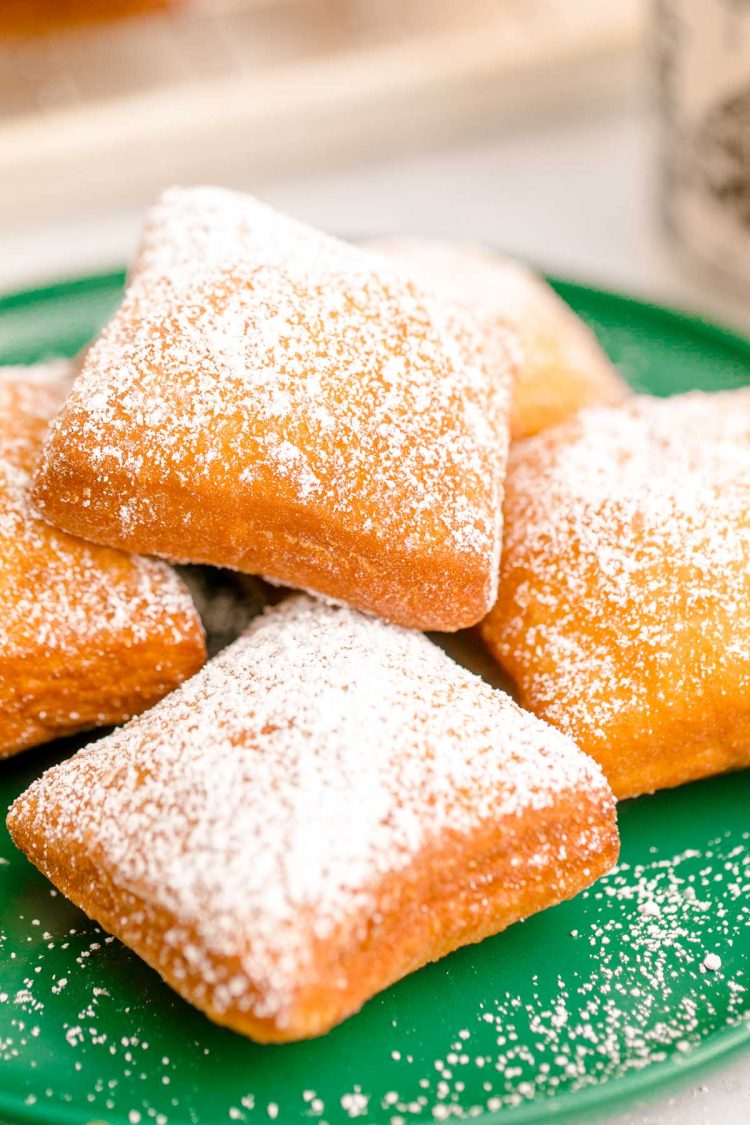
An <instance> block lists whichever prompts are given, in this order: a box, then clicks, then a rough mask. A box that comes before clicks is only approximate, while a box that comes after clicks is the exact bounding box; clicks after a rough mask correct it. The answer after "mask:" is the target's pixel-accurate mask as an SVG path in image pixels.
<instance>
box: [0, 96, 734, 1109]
mask: <svg viewBox="0 0 750 1125" xmlns="http://www.w3.org/2000/svg"><path fill="white" fill-rule="evenodd" d="M645 102H646V99H645V97H644V94H643V87H642V85H640V84H639V83H638V82H631V80H630V79H629V78H627V77H626V78H625V79H624V80H622V81H620V80H619V79H618V84H617V89H616V90H615V91H614V92H613V91H612V90H610V91H609V92H608V93H607V94H606V96H603V97H602V98H597V97H587V98H585V99H583V100H582V99H581V98H580V96H579V95H578V93H574V94H573V95H572V96H571V97H570V98H569V99H562V101H561V103H560V104H557V105H555V106H548V107H547V112H546V113H544V114H543V115H542V116H541V117H538V118H532V119H531V120H528V119H527V120H518V121H516V122H515V123H509V122H508V121H507V120H506V119H505V118H504V120H503V124H502V129H498V131H497V135H494V136H490V137H488V136H487V135H485V136H484V137H483V138H480V139H472V140H470V141H465V142H464V143H462V144H460V145H457V144H452V145H450V146H446V147H444V148H442V149H440V150H435V149H433V150H431V151H427V152H416V153H414V152H413V151H412V153H411V154H410V155H401V156H398V157H393V156H391V157H390V158H383V157H378V158H377V159H373V160H372V161H370V162H366V163H365V162H362V161H359V162H358V163H357V164H356V165H355V166H349V167H339V168H337V169H336V170H334V171H330V170H327V171H326V172H325V173H309V172H308V173H305V174H304V175H303V176H297V177H295V178H293V179H291V178H287V179H285V180H278V179H276V180H271V179H264V177H263V176H262V175H260V174H259V173H258V172H257V171H254V170H253V169H252V168H251V167H249V166H248V167H247V168H246V169H244V170H242V171H241V172H240V173H239V174H238V182H241V183H244V185H245V186H246V187H247V188H249V189H251V190H253V191H255V192H256V193H257V194H259V195H262V196H264V197H265V198H266V199H267V200H268V201H269V202H272V203H274V204H276V205H278V206H279V207H281V208H283V209H286V210H288V211H290V212H292V213H294V214H296V215H297V216H298V217H300V218H304V219H308V220H309V221H311V222H314V223H316V224H318V225H320V226H322V227H324V228H326V229H329V230H331V231H334V232H341V233H342V234H348V235H351V236H354V237H356V236H367V235H377V234H393V233H398V232H401V233H415V234H425V235H434V236H446V237H456V238H470V239H475V240H476V239H480V240H484V241H486V242H488V243H492V244H494V245H496V246H498V247H502V248H504V249H506V250H508V251H511V252H513V253H515V254H517V255H519V256H521V257H524V258H527V259H529V260H530V261H533V262H535V263H538V264H539V265H541V266H543V267H544V268H546V269H547V270H549V271H551V272H555V273H558V274H562V275H567V276H570V277H573V278H576V279H580V280H586V281H590V282H593V283H599V284H603V285H610V286H613V287H616V288H621V289H627V290H629V291H631V292H633V293H635V294H637V295H643V296H646V297H649V296H650V297H654V298H656V299H661V300H665V301H669V302H672V303H675V304H679V305H683V306H685V307H689V308H693V309H697V310H699V311H701V312H704V313H706V314H710V315H713V316H716V317H719V318H720V319H723V320H725V321H726V322H728V323H731V324H734V325H735V326H738V327H744V328H745V329H747V330H750V299H748V298H747V297H746V298H745V300H744V301H743V300H741V299H739V298H738V297H736V296H735V297H732V296H731V295H729V294H727V293H724V292H722V291H721V290H720V289H719V288H718V287H717V286H716V284H714V283H713V282H712V281H711V280H706V279H701V278H700V277H698V276H697V275H696V274H694V273H693V272H692V271H690V270H689V269H687V268H686V267H685V266H684V265H682V264H681V263H680V262H678V261H677V260H676V258H675V257H674V256H673V254H672V253H671V251H670V249H669V247H668V246H666V245H665V244H664V242H663V240H662V238H661V236H660V232H659V224H658V220H657V214H656V204H655V198H654V197H655V191H654V181H655V177H654V165H655V160H654V149H655V145H654V140H653V136H652V125H651V115H650V113H649V112H648V107H647V105H646V104H645ZM206 178H208V177H206ZM140 213H141V208H140V206H134V207H133V208H132V209H130V210H126V211H120V212H118V213H116V214H111V213H108V212H107V211H106V207H105V205H104V204H103V205H102V206H101V207H98V208H92V207H91V206H90V204H88V203H87V204H86V205H85V206H83V205H80V204H79V205H78V206H77V205H76V204H75V202H74V201H73V202H72V203H68V204H66V201H64V200H62V201H60V203H59V207H58V208H57V213H55V212H54V211H46V212H45V213H42V214H38V213H33V214H29V215H27V216H23V217H22V218H16V219H14V220H13V221H11V222H5V223H3V221H2V217H0V246H1V247H2V253H1V254H0V291H5V290H10V289H13V288H18V287H21V286H24V285H31V284H34V283H38V282H43V281H46V280H52V279H55V278H59V277H63V276H71V275H74V274H76V273H83V272H87V271H91V270H96V269H104V268H107V267H110V266H115V265H119V264H121V263H122V262H123V261H125V260H126V258H127V256H128V254H129V252H130V249H131V247H132V245H133V241H134V238H135V234H136V231H137V228H138V223H139V217H140ZM748 1121H750V1056H746V1057H744V1058H742V1057H740V1058H739V1060H737V1061H735V1062H734V1063H732V1064H730V1065H729V1066H724V1067H723V1068H720V1069H717V1070H714V1071H711V1072H709V1073H708V1074H706V1075H705V1077H704V1078H703V1080H702V1082H701V1083H700V1084H699V1085H695V1086H692V1087H689V1088H686V1089H683V1090H682V1091H680V1092H678V1093H677V1094H675V1095H674V1096H673V1097H670V1098H667V1099H661V1100H659V1101H656V1102H652V1103H650V1104H647V1105H646V1106H645V1107H644V1108H642V1109H639V1110H636V1111H634V1112H631V1113H629V1114H626V1115H625V1116H624V1117H618V1118H616V1119H610V1123H609V1125H615V1122H616V1123H617V1125H716V1123H717V1122H721V1123H722V1125H746V1123H747V1122H748Z"/></svg>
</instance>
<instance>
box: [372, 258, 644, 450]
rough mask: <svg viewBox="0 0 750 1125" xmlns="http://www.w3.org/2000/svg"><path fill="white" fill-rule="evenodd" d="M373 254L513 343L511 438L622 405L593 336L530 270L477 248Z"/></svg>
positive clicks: (621, 388) (616, 379)
mask: <svg viewBox="0 0 750 1125" xmlns="http://www.w3.org/2000/svg"><path fill="white" fill-rule="evenodd" d="M372 248H373V249H374V250H376V251H378V253H382V254H384V255H385V256H386V257H388V258H389V259H391V260H392V261H394V262H395V263H396V264H397V265H398V264H400V265H401V266H402V268H403V269H404V270H406V271H407V272H409V273H410V274H411V275H412V276H414V278H415V279H416V280H417V281H418V282H419V283H420V284H424V285H430V286H431V287H433V288H434V289H435V290H436V291H439V292H442V293H444V294H446V295H447V296H449V297H453V298H454V299H457V300H460V301H462V302H464V303H466V304H468V305H471V306H473V307H475V308H485V309H486V310H492V311H494V312H495V315H496V316H497V317H498V319H499V320H500V321H501V322H505V323H507V324H510V325H512V326H513V328H514V329H515V330H516V332H517V333H518V335H519V339H520V343H521V350H522V358H521V360H520V362H519V365H518V370H517V372H516V379H515V385H514V389H513V402H512V408H511V423H510V429H511V437H512V438H514V439H517V438H522V437H527V436H529V435H530V434H535V433H538V432H539V431H540V430H544V429H547V427H549V426H554V425H556V424H557V423H558V422H561V421H562V420H563V419H564V418H566V417H567V416H568V415H569V414H572V413H574V412H575V411H576V410H580V409H582V408H583V407H585V406H592V405H594V404H596V403H602V404H609V405H616V404H617V403H620V402H623V401H624V399H625V398H626V396H627V394H628V389H627V386H626V384H625V382H624V381H623V379H622V377H621V376H620V375H619V374H618V372H617V370H616V368H615V367H614V366H613V365H612V363H611V362H610V360H609V359H608V358H607V356H606V355H605V353H604V351H603V350H602V348H601V347H600V345H599V344H598V342H597V340H596V337H595V336H594V334H593V332H592V331H591V329H590V328H588V326H587V325H585V324H584V323H583V321H582V320H581V319H580V318H579V317H577V316H576V315H575V313H574V312H573V310H572V309H571V308H569V307H568V305H566V304H565V302H564V301H563V300H561V298H560V297H558V296H557V294H556V293H555V292H554V290H553V289H552V288H551V287H550V286H549V285H547V283H546V282H545V281H544V280H543V279H542V278H541V277H539V276H538V275H537V274H535V273H534V272H533V271H532V270H530V269H528V268H527V267H526V266H524V265H522V264H521V263H520V262H515V261H513V260H512V259H510V258H506V257H504V256H503V255H501V254H497V253H494V252H492V251H490V250H487V249H485V248H484V247H480V246H473V245H471V244H465V243H460V242H455V243H451V242H435V241H432V240H430V239H420V238H401V239H383V240H380V239H379V240H377V241H376V242H373V243H372Z"/></svg>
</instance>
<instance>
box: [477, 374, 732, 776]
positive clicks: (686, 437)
mask: <svg viewBox="0 0 750 1125" xmlns="http://www.w3.org/2000/svg"><path fill="white" fill-rule="evenodd" d="M749 439H750V391H746V390H738V391H730V392H724V393H720V394H714V395H705V394H701V393H698V392H693V393H690V394H687V395H682V396H678V397H676V398H671V399H669V400H659V399H651V398H646V397H643V398H638V399H634V400H632V401H631V402H630V403H629V404H628V405H627V406H625V407H623V408H622V409H619V410H614V409H608V408H592V409H590V410H587V411H584V412H582V413H581V414H580V416H579V417H578V418H576V419H574V420H571V421H570V422H569V423H566V424H565V425H564V426H561V427H559V428H558V429H557V430H556V431H549V432H548V433H547V434H542V435H539V436H538V437H535V438H530V439H528V440H527V441H525V442H523V443H519V445H518V446H517V447H516V448H515V451H514V454H513V456H512V460H511V466H510V472H509V479H508V500H507V507H506V517H507V522H508V526H507V530H506V544H505V554H504V559H503V565H502V576H501V593H500V600H499V602H498V605H497V607H496V608H495V610H494V611H493V612H492V613H491V614H490V615H489V617H488V618H487V621H486V622H485V624H484V626H483V629H484V633H485V636H486V637H487V639H488V640H489V642H490V644H491V646H492V647H493V649H494V650H495V651H496V652H497V653H498V654H499V656H500V659H501V661H502V662H503V663H504V664H505V666H506V668H507V670H508V671H509V672H510V673H511V675H513V676H514V678H515V679H516V680H517V682H518V683H519V686H520V688H521V692H522V696H523V698H524V699H525V700H527V701H528V702H529V703H530V705H531V706H532V707H533V708H534V709H535V710H538V711H539V712H540V713H542V714H544V716H545V717H546V718H548V719H549V720H550V721H552V722H554V723H555V725H557V726H559V727H560V728H561V729H563V730H565V731H567V732H569V733H571V734H573V736H574V737H576V738H577V739H578V740H580V741H581V744H582V745H584V747H585V748H587V749H591V750H592V752H595V753H596V752H597V750H598V748H605V747H606V744H607V741H608V738H609V737H610V736H611V732H612V731H613V729H615V728H616V727H618V725H619V724H626V723H627V722H629V721H631V720H632V722H633V729H634V730H638V731H639V732H640V733H642V735H643V737H644V739H646V740H648V739H649V738H650V737H652V736H653V735H654V733H655V730H656V728H655V726H652V715H653V713H654V711H655V709H659V708H662V707H663V706H664V701H665V700H667V699H668V700H670V701H671V704H670V705H671V706H673V707H675V708H677V707H679V706H680V705H681V702H682V701H690V700H697V699H702V698H705V694H706V690H707V685H709V684H710V683H716V684H718V685H721V684H722V683H724V682H726V683H728V684H732V685H733V686H732V687H731V691H732V692H733V693H736V695H735V696H733V697H735V698H741V697H742V696H744V694H746V693H747V691H750V633H748V630H747V628H746V626H745V624H744V623H745V620H746V617H747V613H746V609H747V604H748V599H749V598H750V523H749V522H748V517H747V513H748V505H749V504H750V484H749V483H748V482H749V481H750V440H749ZM503 590H505V595H504V594H503ZM675 654H679V655H678V658H677V659H676V655H675ZM654 722H655V720H654ZM623 729H629V728H625V727H623ZM738 764H739V763H738Z"/></svg>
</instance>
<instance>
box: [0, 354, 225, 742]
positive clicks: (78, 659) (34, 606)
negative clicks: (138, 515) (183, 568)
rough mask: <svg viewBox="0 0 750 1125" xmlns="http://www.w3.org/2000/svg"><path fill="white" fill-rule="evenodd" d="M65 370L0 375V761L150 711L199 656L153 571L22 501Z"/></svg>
mask: <svg viewBox="0 0 750 1125" xmlns="http://www.w3.org/2000/svg"><path fill="white" fill-rule="evenodd" d="M71 381H72V365H71V364H69V363H66V362H63V363H54V364H45V365H39V366H37V367H31V368H0V638H1V640H2V644H0V757H6V756H8V755H10V754H15V753H16V752H17V751H19V750H23V749H24V748H25V747H27V746H33V745H35V744H37V743H40V742H46V741H47V740H49V739H51V738H55V737H57V736H59V735H63V734H71V733H73V732H75V731H80V730H86V729H88V728H90V727H96V726H102V725H104V724H109V723H119V722H122V721H123V720H124V719H128V718H130V717H131V716H132V715H135V714H137V713H138V712H139V711H143V710H144V709H145V708H146V707H150V706H151V704H152V703H155V702H156V701H157V699H161V697H162V696H163V695H165V694H166V693H167V692H168V691H171V689H172V688H173V687H176V685H177V684H179V683H181V682H182V680H184V679H185V677H186V676H190V675H192V673H193V672H196V671H197V670H198V668H200V666H201V665H202V663H203V661H204V659H205V643H204V638H203V628H202V626H201V623H200V619H199V617H198V614H197V613H196V611H195V608H194V607H193V603H192V600H191V598H190V595H189V594H188V591H187V589H186V588H185V586H184V585H183V583H182V582H181V581H180V580H179V578H178V577H177V575H176V574H174V572H173V571H172V570H171V569H170V568H169V567H168V566H166V565H165V564H164V563H161V562H153V561H151V560H148V559H141V558H136V557H134V556H132V555H127V554H124V553H123V552H121V551H114V550H111V549H110V548H108V547H101V546H98V545H96V544H93V543H84V542H83V540H81V539H78V538H76V537H74V536H72V535H68V534H67V533H66V532H64V531H59V530H58V529H57V528H54V527H50V526H49V524H47V523H45V521H44V520H42V519H40V517H39V516H38V515H37V514H36V512H35V511H34V509H33V507H32V505H31V503H30V500H29V489H30V484H31V477H30V474H31V472H32V471H33V469H34V467H35V465H36V463H37V461H38V458H39V452H40V449H41V446H42V442H43V440H44V435H45V433H46V431H47V428H48V425H49V419H50V417H52V416H53V415H54V414H55V412H56V411H57V410H58V409H59V408H60V406H61V404H62V402H63V399H64V397H65V394H66V392H67V390H68V389H69V386H70V383H71Z"/></svg>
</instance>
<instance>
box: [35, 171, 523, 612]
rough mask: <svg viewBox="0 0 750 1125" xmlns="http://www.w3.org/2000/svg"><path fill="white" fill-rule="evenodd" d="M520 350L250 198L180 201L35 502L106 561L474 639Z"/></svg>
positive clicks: (55, 440)
mask: <svg viewBox="0 0 750 1125" xmlns="http://www.w3.org/2000/svg"><path fill="white" fill-rule="evenodd" d="M509 340H510V334H509V333H508V331H507V329H505V328H504V327H503V326H501V325H499V324H498V323H497V321H496V320H492V322H491V323H489V322H488V323H485V322H484V321H481V319H480V318H479V317H477V316H474V315H473V314H471V313H470V312H468V311H467V310H461V309H456V308H455V307H454V306H453V305H450V304H447V303H445V302H442V301H440V300H439V299H438V298H436V297H434V296H428V295H424V294H422V293H420V292H419V291H418V290H417V289H416V288H415V287H414V286H412V285H411V284H410V283H409V282H407V281H405V280H404V279H403V278H402V277H400V276H399V275H398V273H397V272H396V271H394V270H392V269H390V268H388V267H387V266H386V265H385V264H384V263H383V262H382V260H381V259H379V258H378V257H377V256H375V255H368V254H366V253H365V252H364V251H360V250H357V249H355V248H353V247H348V246H346V245H345V244H343V243H338V242H336V241H335V240H333V239H328V238H326V237H325V236H323V235H320V234H318V233H317V232H315V231H312V230H309V229H308V228H305V227H302V226H300V225H299V224H295V223H293V222H292V221H291V220H286V219H284V218H282V217H280V216H278V215H276V214H274V213H273V212H271V211H270V210H269V209H267V208H264V207H262V206H261V205H260V204H258V203H257V202H255V201H254V200H252V199H250V198H248V197H242V196H237V195H234V194H232V193H229V192H220V191H218V190H212V189H195V190H193V191H172V192H170V193H168V194H167V195H166V196H165V197H164V199H163V200H162V201H161V202H160V203H159V204H158V205H157V207H156V208H155V209H154V210H153V212H152V213H151V215H150V217H149V220H148V222H147V224H146V233H145V236H144V243H143V246H142V248H141V252H140V254H139V256H138V258H137V261H136V263H135V267H134V269H133V272H132V276H131V282H130V287H129V289H128V292H127V294H126V296H125V300H124V302H123V305H122V306H121V308H120V309H119V311H118V312H117V313H116V315H115V317H114V319H113V320H112V322H111V323H110V324H109V326H108V327H107V328H106V329H105V331H104V333H103V334H102V336H101V338H100V339H99V340H98V341H97V342H96V343H95V344H94V345H93V346H92V348H91V349H90V351H89V353H88V355H87V356H86V358H85V361H84V364H83V369H82V373H81V375H80V377H79V378H78V379H77V381H76V384H75V386H74V388H73V391H72V393H71V395H70V396H69V398H68V400H67V401H66V404H65V407H64V409H63V411H62V413H61V416H60V418H59V419H58V421H57V423H56V425H55V427H54V428H53V430H52V432H51V435H50V438H49V440H48V442H47V445H46V449H45V456H44V459H43V461H42V464H41V466H40V469H39V472H38V475H37V479H36V483H35V489H34V500H35V503H36V504H37V505H38V506H39V508H40V510H41V511H43V513H44V515H45V517H47V518H49V519H50V520H52V521H53V522H54V523H56V524H57V525H58V526H60V527H62V528H64V529H66V530H68V531H71V532H73V533H74V534H77V535H81V536H83V537H85V538H87V539H91V540H93V541H95V542H99V543H105V544H107V545H109V546H114V547H118V548H124V549H127V550H132V551H137V552H139V553H143V554H156V555H159V556H161V557H164V558H167V559H170V560H172V561H180V562H197V563H208V564H211V565H215V566H227V567H233V568H236V569H238V570H244V571H247V572H250V573H256V574H260V575H263V576H268V577H270V578H271V579H274V580H277V581H279V582H282V583H285V584H288V585H290V586H295V587H298V588H302V589H307V590H312V591H316V592H318V593H321V594H324V595H326V596H328V597H331V598H334V599H337V600H342V601H346V602H348V603H350V604H353V605H356V606H357V607H358V608H361V609H365V610H367V611H370V612H373V613H377V614H379V615H381V616H384V617H386V618H388V619H389V620H392V621H395V622H397V623H399V624H404V625H408V626H411V627H415V628H432V629H441V630H455V629H458V628H461V627H463V626H467V625H471V624H474V623H476V622H477V621H478V620H479V619H480V618H481V616H482V615H483V614H484V613H485V612H486V610H487V609H488V608H489V606H490V605H491V604H492V601H493V599H494V594H495V588H496V582H497V566H496V563H497V558H498V557H499V546H500V535H501V508H502V481H503V476H504V467H505V455H506V449H507V441H508V414H509V393H510V382H511V376H512V367H513V362H514V359H513V351H512V347H510V345H509Z"/></svg>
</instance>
